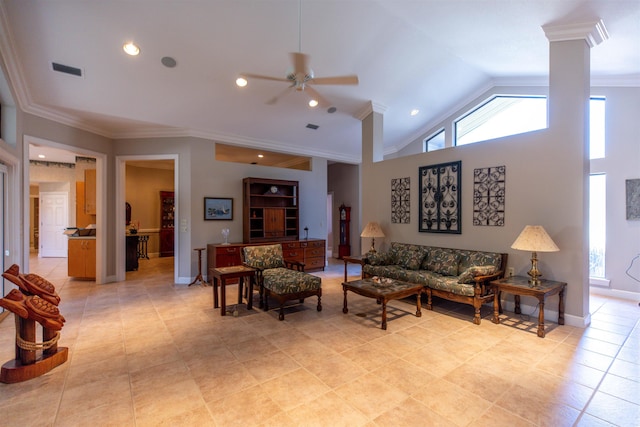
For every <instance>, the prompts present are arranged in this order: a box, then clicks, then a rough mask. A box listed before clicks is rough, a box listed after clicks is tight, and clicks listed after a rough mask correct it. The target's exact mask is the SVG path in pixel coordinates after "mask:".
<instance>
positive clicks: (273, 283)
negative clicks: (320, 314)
mask: <svg viewBox="0 0 640 427" xmlns="http://www.w3.org/2000/svg"><path fill="white" fill-rule="evenodd" d="M242 263H243V265H246V266H248V267H252V268H255V269H256V270H257V272H256V279H257V283H258V286H259V287H260V307H263V295H264V309H265V310H269V297H273V298H275V299H276V300H278V303H279V304H280V314H279V315H278V319H279V320H284V303H285V302H287V301H289V300H294V299H299V300H300V302H301V303H302V302H304V299H305V298H307V297H310V296H313V295H317V296H318V308H317V309H318V311H322V304H321V297H322V287H321V279H320V278H319V277H317V276H314V275H311V274H308V273H305V272H304V264H302V263H299V262H297V261H288V260H285V259H284V257H283V256H282V245H280V244H276V245H260V246H245V247H243V248H242Z"/></svg>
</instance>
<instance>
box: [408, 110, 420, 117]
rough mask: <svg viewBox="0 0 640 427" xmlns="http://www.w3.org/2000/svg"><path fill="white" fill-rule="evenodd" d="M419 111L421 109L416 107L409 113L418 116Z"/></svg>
mask: <svg viewBox="0 0 640 427" xmlns="http://www.w3.org/2000/svg"><path fill="white" fill-rule="evenodd" d="M419 112H420V110H418V109H417V108H414V109H413V110H411V112H410V113H409V114H411V117H413V116H417V115H418V113H419Z"/></svg>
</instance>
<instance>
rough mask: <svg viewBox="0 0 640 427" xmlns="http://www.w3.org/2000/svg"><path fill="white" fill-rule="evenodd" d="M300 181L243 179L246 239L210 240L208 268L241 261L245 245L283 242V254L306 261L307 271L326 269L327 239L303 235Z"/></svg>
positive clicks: (289, 257) (288, 257)
mask: <svg viewBox="0 0 640 427" xmlns="http://www.w3.org/2000/svg"><path fill="white" fill-rule="evenodd" d="M298 194H299V185H298V181H287V180H280V179H267V178H244V179H243V180H242V240H243V243H231V244H228V245H223V244H208V245H207V270H208V271H207V273H208V274H207V277H212V276H211V273H210V272H209V270H211V269H214V268H218V267H229V266H232V265H238V264H240V263H241V254H240V252H241V251H242V247H243V246H254V245H266V244H270V243H281V244H282V252H283V255H284V258H286V259H293V260H296V261H299V262H303V263H304V264H305V271H317V270H324V266H325V262H326V240H322V239H302V240H301V239H300V238H299V236H300V233H299V231H300V229H299V210H298V203H299V196H298Z"/></svg>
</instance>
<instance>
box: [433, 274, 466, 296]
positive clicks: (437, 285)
mask: <svg viewBox="0 0 640 427" xmlns="http://www.w3.org/2000/svg"><path fill="white" fill-rule="evenodd" d="M429 287H430V288H432V289H438V290H441V291H446V292H451V293H452V294H455V295H464V296H468V297H472V296H474V294H475V290H474V286H473V285H469V284H466V283H458V278H457V277H452V276H441V277H438V278H436V279H435V280H432V281H431V282H429Z"/></svg>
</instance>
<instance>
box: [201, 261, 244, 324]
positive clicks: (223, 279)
mask: <svg viewBox="0 0 640 427" xmlns="http://www.w3.org/2000/svg"><path fill="white" fill-rule="evenodd" d="M209 274H210V275H211V276H212V277H211V280H212V282H213V283H212V285H213V308H218V284H220V315H221V316H224V315H226V311H227V307H226V304H227V302H226V291H225V288H226V287H227V286H226V285H227V281H230V280H233V279H239V280H238V304H242V287H243V282H244V278H245V277H248V278H249V293H248V295H247V310H251V308H252V306H253V304H252V303H253V282H254V280H255V275H256V270H255V269H254V268H251V267H246V266H244V265H232V266H230V267H218V268H212V269H209Z"/></svg>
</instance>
